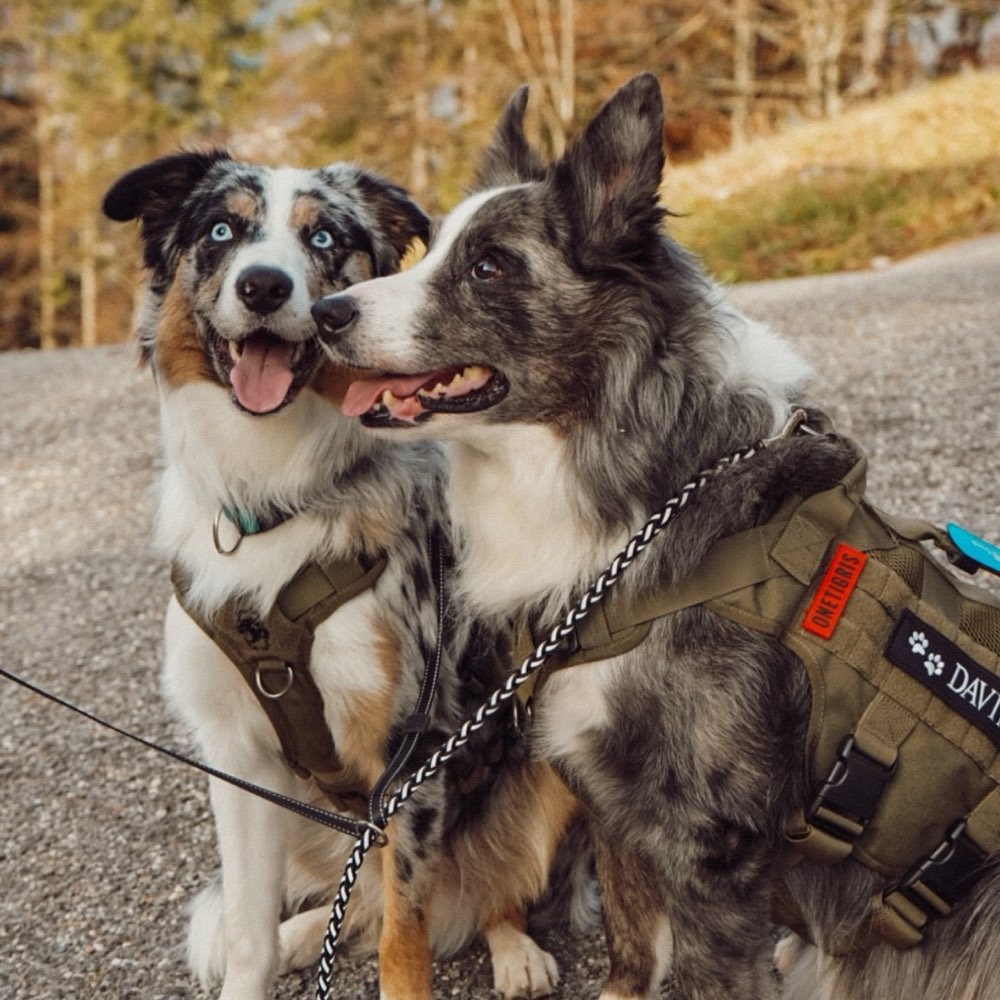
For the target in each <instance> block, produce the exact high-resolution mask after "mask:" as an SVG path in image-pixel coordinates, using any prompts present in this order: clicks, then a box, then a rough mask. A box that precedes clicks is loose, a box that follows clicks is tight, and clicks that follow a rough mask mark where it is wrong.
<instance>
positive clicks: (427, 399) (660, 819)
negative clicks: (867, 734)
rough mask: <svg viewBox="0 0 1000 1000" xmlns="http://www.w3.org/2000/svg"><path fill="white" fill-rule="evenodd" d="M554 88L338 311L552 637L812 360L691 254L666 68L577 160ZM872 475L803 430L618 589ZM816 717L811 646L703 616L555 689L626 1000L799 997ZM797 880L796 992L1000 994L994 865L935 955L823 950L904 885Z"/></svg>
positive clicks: (817, 872)
mask: <svg viewBox="0 0 1000 1000" xmlns="http://www.w3.org/2000/svg"><path fill="white" fill-rule="evenodd" d="M526 97H527V95H526V92H525V91H524V90H522V91H519V92H518V93H517V94H515V96H514V97H513V98H512V100H511V102H510V103H509V104H508V107H507V109H506V111H505V112H504V115H503V117H502V120H501V122H500V125H499V127H498V129H497V132H496V136H495V138H494V140H493V143H492V145H491V146H490V148H489V150H488V151H487V154H486V156H485V159H484V163H483V167H482V169H481V171H480V174H479V177H478V179H477V185H476V190H475V191H474V193H473V194H472V195H471V196H470V197H469V198H468V199H467V200H466V201H464V202H463V203H461V204H460V205H459V206H458V207H457V208H456V209H455V210H454V211H453V212H452V213H451V214H450V215H449V216H448V217H446V218H445V219H444V220H443V222H442V224H441V225H440V226H439V228H438V229H437V230H436V232H435V234H434V236H433V238H432V241H431V244H430V247H429V249H428V253H427V255H426V257H425V258H424V259H423V260H422V261H421V262H420V263H419V264H418V265H416V266H415V267H414V268H412V269H410V270H408V271H407V272H405V273H403V274H401V275H399V276H394V277H389V278H384V279H377V280H375V281H370V282H365V283H362V284H361V285H358V286H355V287H354V288H352V289H351V290H350V292H348V293H345V294H342V295H336V296H333V297H330V298H327V299H324V300H323V301H321V302H319V303H317V305H316V307H315V308H314V314H315V315H316V318H317V322H318V324H319V326H320V329H321V332H322V336H323V338H324V340H325V341H326V343H327V344H328V350H329V352H330V354H331V356H333V357H335V358H337V359H338V360H340V361H341V362H344V363H347V364H350V365H352V366H355V367H357V368H360V369H365V370H366V371H365V374H364V375H363V376H359V377H358V378H356V380H355V381H354V383H353V384H352V386H351V387H350V388H349V389H348V391H347V393H346V395H345V399H344V403H343V408H344V411H345V412H346V413H348V414H350V415H356V416H359V417H360V419H361V421H362V422H363V423H364V424H366V425H367V426H369V427H371V428H374V429H378V431H379V433H380V434H381V435H382V436H385V435H386V434H389V433H391V434H395V435H397V437H400V436H401V437H403V438H409V439H414V438H436V439H439V440H442V441H445V442H447V444H448V450H449V459H450V481H449V486H448V499H449V505H450V509H451V512H452V517H453V518H454V522H455V526H456V532H457V545H458V557H459V562H460V572H461V585H462V588H463V592H464V594H465V596H466V598H467V599H468V600H469V601H470V602H471V604H472V606H473V607H474V608H475V609H476V611H477V612H478V613H479V614H481V615H483V616H484V617H485V618H487V619H490V618H492V619H494V620H496V621H504V620H507V619H508V618H510V617H514V618H518V617H524V616H527V617H528V618H534V619H537V620H539V621H541V622H542V623H544V624H545V625H547V626H551V624H553V623H554V622H555V621H556V620H557V616H558V617H561V612H562V610H563V609H564V608H565V607H566V606H568V605H569V603H570V601H571V598H573V596H574V595H578V594H579V593H580V592H581V591H582V590H583V589H584V588H585V586H586V585H587V584H588V583H589V582H590V581H591V580H592V579H594V578H595V577H596V575H597V574H598V572H600V571H601V570H602V569H604V567H605V566H606V565H607V564H608V562H609V561H610V559H611V557H612V556H613V555H614V553H615V552H617V551H618V550H619V548H620V547H621V545H622V544H623V543H624V541H625V539H626V538H627V537H628V536H629V535H630V534H631V533H632V531H634V530H635V529H636V528H637V527H638V526H639V525H641V524H642V523H643V522H644V521H645V519H646V517H647V515H648V514H649V513H650V512H652V511H654V510H658V509H659V508H660V507H661V506H662V504H663V503H664V501H665V500H666V499H667V498H669V497H671V496H673V495H675V494H676V493H677V491H678V489H679V487H680V486H681V485H682V484H684V483H685V482H687V481H688V480H690V479H691V478H692V477H693V476H694V475H695V474H696V473H697V472H698V471H700V470H701V469H703V468H710V467H712V466H713V465H714V464H715V463H716V461H717V460H718V459H719V458H720V457H722V456H724V455H728V454H730V453H732V452H734V451H736V450H737V449H740V448H743V447H745V446H746V445H748V444H750V443H752V442H753V441H755V440H758V439H761V438H769V437H771V436H773V435H775V434H777V433H778V431H779V430H780V429H781V427H782V426H783V424H784V422H785V420H786V418H787V415H788V412H789V408H790V406H791V404H793V403H798V402H801V398H800V397H801V394H802V392H803V391H804V389H805V386H806V383H807V380H808V371H807V369H806V366H805V365H804V364H803V363H802V362H801V361H799V359H798V358H797V357H796V355H795V354H794V352H793V351H792V349H791V348H790V347H789V346H788V345H787V344H785V343H784V342H783V341H782V340H780V339H779V338H778V337H777V336H776V335H774V334H773V333H771V332H770V331H769V330H767V329H766V328H764V327H762V326H760V325H759V324H756V323H753V322H752V321H750V320H748V319H746V318H744V317H742V316H740V315H739V314H737V313H736V312H735V311H733V310H732V309H731V308H729V307H728V306H727V305H726V303H725V302H724V299H723V296H722V294H721V292H720V291H719V290H718V289H717V288H716V287H715V286H714V285H713V284H712V283H711V282H710V280H709V279H707V278H706V277H705V275H704V274H703V273H702V271H701V269H700V268H699V266H698V265H697V263H696V262H695V261H694V260H693V259H692V257H691V256H690V255H689V254H688V253H686V252H685V251H684V250H682V249H681V248H680V247H678V246H677V245H676V244H675V243H674V242H673V241H672V240H670V239H669V238H668V237H667V236H665V235H664V233H663V222H664V216H665V209H664V208H663V207H662V205H661V203H660V201H659V187H660V182H661V173H662V170H663V166H664V157H663V148H662V129H663V108H662V100H661V96H660V92H659V87H658V85H657V83H656V81H655V79H654V78H653V77H651V76H649V75H644V76H640V77H637V78H636V79H634V80H633V81H632V82H631V83H629V84H627V85H626V86H625V87H623V88H622V89H621V90H620V91H619V92H618V93H617V94H616V95H615V96H614V97H613V98H612V99H611V100H610V101H609V102H608V103H607V104H606V105H605V107H604V108H603V109H602V110H601V111H600V112H599V113H598V114H597V116H596V117H595V118H594V119H593V120H592V121H591V122H590V123H589V125H588V126H587V127H586V129H585V131H584V133H583V135H582V137H581V138H580V139H579V141H578V142H577V143H576V144H575V145H573V146H572V147H571V148H570V149H569V150H568V152H567V153H566V154H565V156H563V157H562V158H561V159H560V160H559V161H558V162H556V163H554V164H552V165H544V164H543V163H542V162H541V161H540V159H539V158H538V156H537V155H536V154H535V153H534V152H533V151H532V150H531V149H530V147H529V146H528V144H527V143H526V141H525V138H524V133H523V128H522V119H523V113H524V108H525V102H526ZM850 462H851V458H850V456H849V455H848V454H847V452H846V449H845V448H844V447H843V446H842V445H840V444H838V443H836V442H834V441H830V440H826V439H822V438H812V437H805V436H801V437H791V438H788V439H784V440H780V441H776V442H775V443H774V444H773V445H772V446H771V447H769V448H768V449H766V450H765V451H764V452H762V453H761V454H760V455H759V457H757V458H755V459H754V460H753V461H752V462H749V463H746V464H741V465H738V466H736V467H735V468H733V469H731V470H729V471H727V472H726V473H725V474H723V475H720V476H719V477H717V478H716V479H713V480H711V481H710V483H709V485H708V486H707V487H706V488H705V489H704V490H703V491H702V492H700V493H699V494H698V497H697V500H696V501H695V502H693V503H692V504H691V505H689V506H688V507H686V508H685V509H684V511H683V512H682V513H681V514H680V515H679V516H678V517H677V519H676V521H675V522H674V524H673V525H672V526H671V528H670V530H668V531H667V532H665V533H664V534H663V535H661V536H660V537H659V538H658V539H657V541H656V542H654V544H653V545H652V546H651V547H650V549H649V550H647V552H646V553H645V554H644V556H643V557H642V559H641V560H640V561H638V562H637V563H636V565H635V566H634V567H633V568H631V569H630V570H629V572H628V574H626V577H625V579H624V580H623V582H622V584H621V585H620V586H622V587H624V588H626V589H627V590H629V591H631V592H633V593H636V594H640V593H642V592H643V591H644V590H645V589H646V588H648V587H649V586H650V585H651V584H652V582H653V581H655V580H667V581H669V580H677V579H682V578H683V577H684V576H685V574H686V573H688V572H689V571H690V570H691V569H692V568H693V567H694V566H695V565H696V564H697V562H698V561H699V560H700V558H701V556H702V555H703V554H704V552H705V551H706V550H707V548H708V547H709V545H710V544H711V543H712V542H713V541H714V540H715V539H717V538H719V537H721V536H723V535H727V534H730V533H733V532H735V531H739V530H741V529H743V528H745V527H748V526H751V525H753V524H754V523H756V522H758V521H760V520H762V519H765V518H766V517H767V515H768V514H769V512H770V511H771V510H772V509H773V508H774V507H775V506H776V505H777V504H779V503H780V502H781V501H782V499H784V498H785V497H786V496H788V495H789V494H791V493H793V492H796V491H798V490H799V489H800V488H802V487H803V486H808V487H810V488H811V489H814V490H817V489H822V488H826V487H827V486H830V485H832V484H833V483H834V482H836V481H837V480H838V479H839V478H840V476H842V475H843V474H844V473H845V472H846V470H847V468H848V466H849V464H850ZM574 603H575V602H574ZM808 712H809V689H808V682H807V678H806V674H805V671H804V669H802V667H801V664H800V663H799V662H798V661H797V659H796V658H795V657H794V655H793V654H792V653H791V652H789V651H787V650H786V649H785V648H784V647H782V646H781V645H780V644H778V643H777V642H776V641H775V640H772V639H771V638H769V637H767V636H764V635H762V634H758V633H754V632H750V631H747V630H746V629H744V628H742V627H739V626H737V625H735V624H731V623H729V622H727V621H723V620H721V619H719V618H718V617H716V616H714V615H713V614H712V613H711V612H709V611H707V610H706V609H704V608H693V609H690V610H685V611H682V612H678V613H676V614H674V615H672V616H669V617H667V618H663V619H660V620H658V621H657V622H656V623H655V624H654V626H653V629H652V631H651V633H650V635H649V637H648V638H647V639H646V641H645V642H643V643H642V644H641V645H640V646H638V647H637V648H636V649H635V650H633V651H631V652H629V653H626V654H624V655H622V656H620V657H617V658H615V659H611V660H605V661H602V662H598V663H592V664H588V665H586V666H582V667H577V668H572V669H568V670H564V671H561V672H557V673H555V674H554V675H552V677H551V679H549V680H547V681H546V683H545V685H544V686H543V688H542V690H541V692H540V694H539V695H538V697H537V698H536V714H535V719H536V730H535V738H536V748H537V751H538V753H539V754H540V755H541V756H543V757H545V758H546V759H547V760H549V761H551V762H552V763H553V764H554V765H555V767H556V768H557V770H558V771H559V772H560V773H561V774H562V776H563V777H564V778H565V780H566V781H567V782H568V783H569V784H570V785H571V786H572V788H573V789H574V790H575V791H576V793H577V794H578V795H579V796H580V798H581V799H582V800H583V802H584V803H585V806H586V810H587V813H588V815H589V817H590V820H591V826H592V833H593V836H594V840H595V845H596V854H597V863H598V880H599V885H600V892H601V900H602V910H603V919H604V925H605V930H606V936H607V942H608V948H609V952H610V959H611V967H610V973H609V977H608V979H607V982H606V984H605V987H604V990H603V992H602V994H601V997H602V1000H638V998H647V997H652V996H654V995H656V994H657V992H658V986H659V983H660V982H661V980H662V978H663V976H664V975H665V973H666V971H667V970H668V969H672V971H673V974H674V976H675V977H676V982H677V986H678V989H679V992H680V995H681V996H683V997H685V998H687V1000H719V998H721V997H732V998H739V1000H762V998H765V997H769V996H772V995H773V994H774V993H775V992H776V991H777V990H778V988H779V987H778V984H777V981H776V979H775V977H774V974H773V971H772V968H771V963H770V961H769V957H770V953H771V948H770V934H771V927H770V907H771V896H772V889H773V886H774V882H775V877H776V873H775V870H776V866H777V865H778V861H779V858H780V856H781V853H782V849H783V843H782V840H783V838H782V833H783V827H784V823H785V819H786V817H787V816H788V815H789V814H790V813H791V812H792V811H793V810H795V809H797V808H801V807H803V806H804V805H805V798H806V794H807V790H806V788H805V787H804V778H803V772H804V768H803V767H802V764H801V763H800V762H801V761H802V760H803V743H804V738H805V728H806V722H807V719H808ZM790 882H791V888H792V891H793V895H794V896H795V898H796V900H797V902H798V904H799V906H800V907H801V909H802V911H803V912H804V914H805V915H806V917H807V921H808V923H809V928H810V931H811V934H812V936H813V939H814V941H815V942H816V943H817V945H818V947H817V948H812V947H808V948H807V947H802V948H801V949H798V950H797V949H794V948H783V949H782V955H781V958H782V967H783V968H784V969H785V970H786V971H788V975H787V977H786V980H785V984H784V991H785V995H786V996H787V997H794V998H796V1000H807V998H808V1000H871V998H873V997H878V998H879V1000H892V998H896V1000H904V998H906V1000H909V998H913V997H918V996H919V997H935V998H937V997H944V996H948V997H960V998H962V1000H973V998H975V1000H997V998H998V997H1000V985H998V982H1000V980H998V979H997V977H996V975H995V969H996V967H997V962H998V960H1000V943H998V942H1000V936H998V935H997V933H996V931H997V929H998V928H1000V892H998V886H997V880H996V877H995V876H990V877H987V878H985V879H984V880H983V881H982V882H981V883H980V884H979V887H978V889H977V890H976V893H975V896H974V898H972V899H970V900H968V901H967V903H966V904H965V905H964V906H963V907H962V908H961V909H960V911H959V912H956V913H955V914H954V915H953V916H952V917H951V918H950V919H949V920H946V921H938V922H937V923H936V924H935V926H933V927H932V928H931V929H930V930H929V931H928V932H927V935H926V939H925V943H924V944H923V946H922V947H920V948H918V949H915V950H911V951H907V952H897V951H894V950H893V949H891V948H889V947H888V946H884V945H881V946H877V947H875V948H873V949H871V950H870V951H868V952H865V953H862V954H859V955H856V956H854V957H852V958H849V959H837V958H834V957H832V956H830V955H828V954H826V953H825V952H824V950H823V946H824V943H825V942H827V941H829V940H830V939H831V936H833V935H834V934H836V933H843V932H849V931H850V929H851V927H852V926H855V925H857V924H858V922H859V921H861V919H862V918H863V915H864V913H865V912H866V911H867V907H868V903H869V899H870V897H871V895H872V893H873V891H875V889H876V888H878V887H880V885H879V879H878V878H877V877H876V876H875V875H873V874H872V873H870V872H868V871H867V870H865V869H862V868H861V867H859V866H858V865H856V863H855V862H853V861H847V862H842V863H841V864H838V865H836V866H835V867H833V868H831V869H828V870H821V869H819V868H817V867H814V866H812V865H809V864H805V863H803V864H800V865H798V866H797V867H796V868H795V869H794V871H793V872H792V874H791V876H790ZM790 966H791V968H790V969H789V967H790Z"/></svg>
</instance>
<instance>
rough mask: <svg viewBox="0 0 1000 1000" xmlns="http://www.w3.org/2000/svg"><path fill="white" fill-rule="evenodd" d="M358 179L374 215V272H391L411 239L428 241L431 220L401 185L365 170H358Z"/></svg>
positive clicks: (397, 266)
mask: <svg viewBox="0 0 1000 1000" xmlns="http://www.w3.org/2000/svg"><path fill="white" fill-rule="evenodd" d="M358 182H359V187H360V188H361V192H362V194H363V195H364V198H365V201H366V203H367V204H368V206H369V207H370V209H371V210H372V212H373V213H374V216H375V219H374V221H375V232H373V234H372V235H373V237H374V248H375V260H374V262H373V263H374V268H375V274H376V275H380V274H391V273H392V272H394V271H398V270H399V262H400V260H401V259H402V258H403V256H404V254H405V253H406V251H407V249H408V248H409V246H410V244H412V243H413V241H414V240H420V241H421V242H422V243H423V244H424V245H425V246H426V245H427V243H428V242H429V241H430V232H431V220H430V219H429V218H428V217H427V215H426V213H425V212H424V210H423V209H422V208H421V207H420V206H419V205H418V204H417V203H416V202H415V201H414V200H413V199H412V198H411V197H410V196H409V194H408V193H407V192H406V191H404V190H403V189H402V188H401V187H397V186H396V185H395V184H390V183H389V182H388V181H384V180H382V179H381V178H380V177H376V176H374V175H373V174H369V173H362V174H361V175H360V177H359V178H358Z"/></svg>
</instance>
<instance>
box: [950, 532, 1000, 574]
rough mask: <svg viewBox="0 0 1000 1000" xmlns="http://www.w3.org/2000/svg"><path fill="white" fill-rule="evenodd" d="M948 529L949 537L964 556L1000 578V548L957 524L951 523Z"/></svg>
mask: <svg viewBox="0 0 1000 1000" xmlns="http://www.w3.org/2000/svg"><path fill="white" fill-rule="evenodd" d="M947 528H948V537H949V538H950V539H951V540H952V542H953V543H954V545H955V547H956V548H957V549H958V550H959V552H961V553H962V555H963V556H965V557H966V558H967V559H971V560H972V561H973V562H974V563H975V564H976V565H977V566H980V567H981V568H982V569H985V570H988V571H989V572H990V573H996V574H997V576H1000V546H998V545H994V544H993V543H992V542H987V541H986V540H985V539H983V538H980V537H979V536H978V535H974V534H973V533H972V532H971V531H966V529H965V528H963V527H961V526H959V525H957V524H952V523H950V522H949V524H948V526H947Z"/></svg>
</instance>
